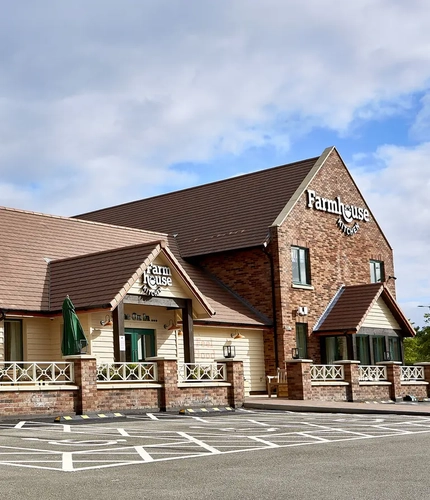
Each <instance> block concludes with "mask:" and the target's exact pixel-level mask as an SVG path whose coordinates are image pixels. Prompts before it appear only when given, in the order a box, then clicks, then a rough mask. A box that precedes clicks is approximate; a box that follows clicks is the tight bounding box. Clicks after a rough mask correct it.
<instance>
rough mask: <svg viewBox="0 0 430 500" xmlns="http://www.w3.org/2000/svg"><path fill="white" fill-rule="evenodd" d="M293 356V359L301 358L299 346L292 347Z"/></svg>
mask: <svg viewBox="0 0 430 500" xmlns="http://www.w3.org/2000/svg"><path fill="white" fill-rule="evenodd" d="M291 357H292V358H293V359H299V348H298V347H293V348H292V349H291Z"/></svg>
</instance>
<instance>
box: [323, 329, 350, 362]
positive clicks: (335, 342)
mask: <svg viewBox="0 0 430 500" xmlns="http://www.w3.org/2000/svg"><path fill="white" fill-rule="evenodd" d="M322 341H323V343H324V345H323V346H322V351H323V353H324V354H323V356H322V359H323V363H324V364H327V365H332V364H334V363H335V362H336V361H340V360H343V359H348V342H347V340H346V337H345V336H340V335H339V336H335V337H334V336H333V337H331V336H330V337H324V338H323V339H322Z"/></svg>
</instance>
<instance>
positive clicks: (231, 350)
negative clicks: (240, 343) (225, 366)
mask: <svg viewBox="0 0 430 500" xmlns="http://www.w3.org/2000/svg"><path fill="white" fill-rule="evenodd" d="M222 350H223V353H224V358H234V357H235V356H236V347H235V346H234V345H225V346H223V348H222Z"/></svg>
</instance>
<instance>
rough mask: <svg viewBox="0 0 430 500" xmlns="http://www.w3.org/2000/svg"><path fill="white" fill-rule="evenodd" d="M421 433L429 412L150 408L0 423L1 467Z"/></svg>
mask: <svg viewBox="0 0 430 500" xmlns="http://www.w3.org/2000/svg"><path fill="white" fill-rule="evenodd" d="M196 424H198V425H196ZM422 433H430V418H427V417H422V416H417V417H410V416H401V415H386V416H384V417H383V418H373V417H369V416H360V415H350V416H349V415H342V416H339V415H331V414H311V413H306V414H303V413H300V414H298V413H293V412H264V411H253V412H251V411H249V410H246V411H237V412H235V414H229V415H226V414H223V415H215V416H211V417H209V418H206V419H203V418H200V417H196V416H191V415H186V416H181V418H177V416H175V415H171V416H170V417H169V416H168V415H166V414H164V415H161V414H160V415H158V414H153V413H150V414H147V415H146V416H145V417H139V418H130V419H127V421H125V422H121V427H119V426H117V424H115V423H111V424H108V423H106V422H105V423H103V424H102V423H100V422H97V423H92V424H89V423H85V424H79V425H70V424H69V423H67V424H66V423H46V422H32V421H20V422H18V423H17V424H15V425H13V424H1V425H0V439H1V441H0V442H1V443H2V445H1V446H0V469H1V467H2V466H5V467H10V466H12V467H22V468H33V469H48V470H54V471H59V472H78V471H87V470H94V469H102V468H106V467H119V466H123V467H124V466H128V465H136V464H141V465H144V464H147V463H154V462H162V461H166V460H180V459H188V458H195V457H201V458H203V457H209V456H213V455H218V456H219V455H222V454H227V453H239V452H245V451H254V452H255V451H259V450H267V449H275V448H286V447H291V448H293V447H297V446H311V445H318V446H324V445H327V444H330V443H335V442H340V441H351V440H354V441H357V440H364V439H376V438H383V437H385V438H386V437H394V436H399V435H401V436H404V435H413V434H422ZM292 453H293V450H292Z"/></svg>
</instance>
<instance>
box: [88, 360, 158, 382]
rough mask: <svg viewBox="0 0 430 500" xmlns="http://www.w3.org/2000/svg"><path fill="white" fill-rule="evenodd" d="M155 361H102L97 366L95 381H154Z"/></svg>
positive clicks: (156, 378)
mask: <svg viewBox="0 0 430 500" xmlns="http://www.w3.org/2000/svg"><path fill="white" fill-rule="evenodd" d="M157 380H158V375H157V363H102V364H99V365H98V366H97V382H98V383H100V382H101V383H103V382H127V383H128V382H156V381H157Z"/></svg>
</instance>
